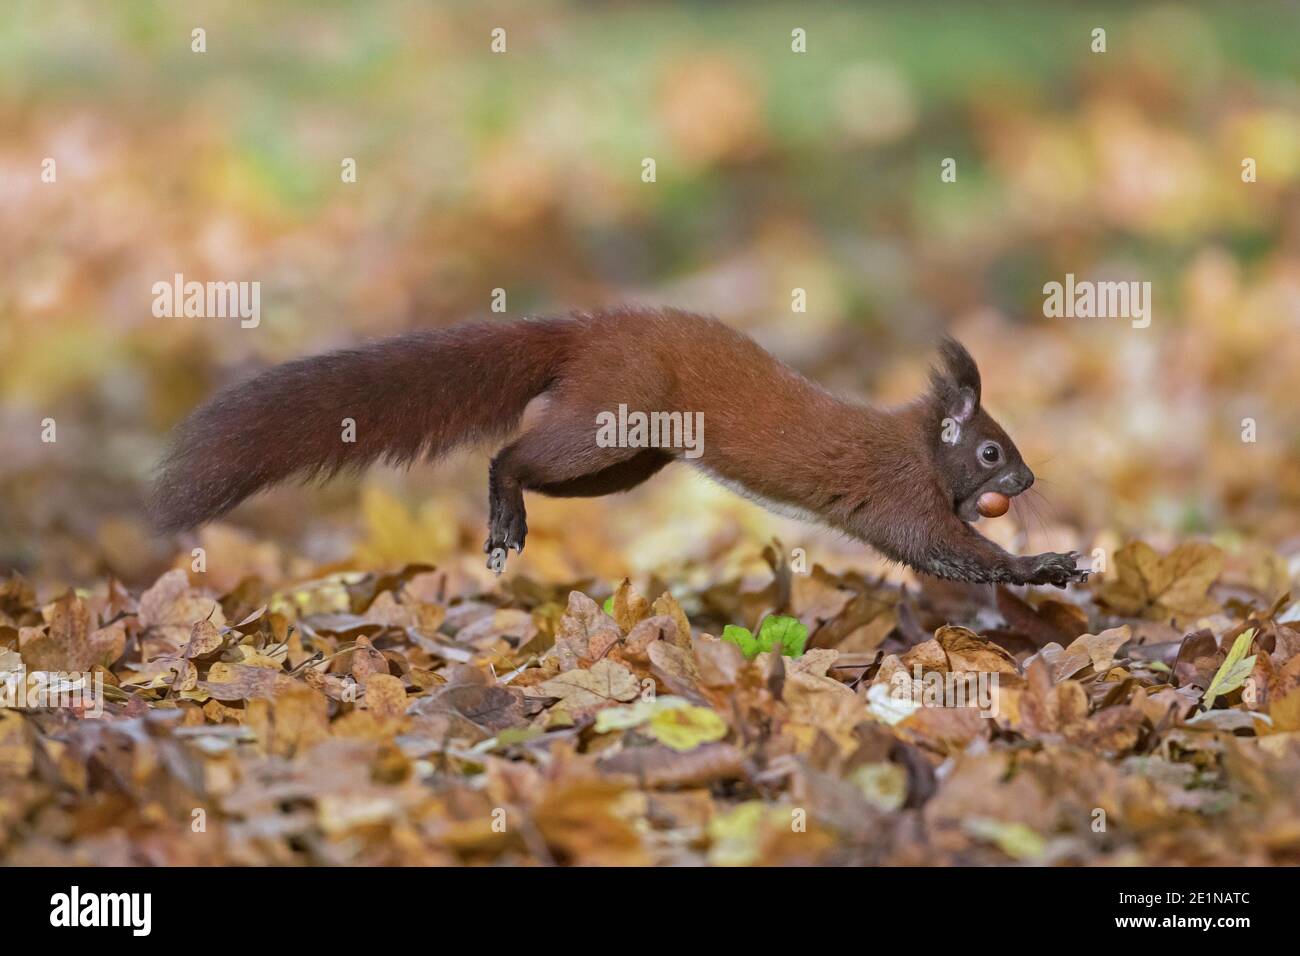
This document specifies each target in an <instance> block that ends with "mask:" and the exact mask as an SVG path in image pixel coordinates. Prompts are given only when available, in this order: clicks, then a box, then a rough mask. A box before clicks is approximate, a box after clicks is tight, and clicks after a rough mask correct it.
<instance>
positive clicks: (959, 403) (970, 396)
mask: <svg viewBox="0 0 1300 956" xmlns="http://www.w3.org/2000/svg"><path fill="white" fill-rule="evenodd" d="M939 357H940V359H941V360H942V362H943V367H942V368H935V369H931V370H930V389H931V391H932V392H933V394H934V397H935V398H936V399H938V401H939V404H940V405H941V406H942V408H943V410H944V415H945V416H951V417H952V418H955V419H956V420H957V421H958V422H961V423H963V424H964V423H965V422H968V421H970V420H971V419H972V418H974V417H975V412H976V411H977V410H978V409H979V407H980V370H979V367H978V366H976V364H975V360H974V359H973V358H971V356H970V353H969V352H967V351H966V349H965V347H964V346H963V345H962V344H961V343H960V342H958V341H957V340H956V339H954V338H952V337H950V336H948V337H945V338H944V340H943V343H942V344H941V345H940V346H939Z"/></svg>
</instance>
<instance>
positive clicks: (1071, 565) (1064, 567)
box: [1022, 551, 1088, 588]
mask: <svg viewBox="0 0 1300 956" xmlns="http://www.w3.org/2000/svg"><path fill="white" fill-rule="evenodd" d="M1026 560H1027V562H1028V564H1029V567H1028V573H1027V574H1026V575H1025V579H1024V581H1023V582H1022V583H1024V584H1052V585H1055V586H1056V587H1058V588H1063V587H1065V586H1066V585H1067V584H1069V583H1070V582H1071V581H1074V582H1078V583H1080V584H1081V583H1083V582H1084V581H1087V580H1088V571H1087V570H1086V569H1084V568H1077V567H1075V565H1076V564H1077V563H1078V561H1079V553H1078V552H1077V551H1071V552H1070V553H1069V554H1058V553H1056V552H1054V551H1049V552H1047V553H1046V554H1036V555H1034V556H1033V557H1031V558H1027V559H1026Z"/></svg>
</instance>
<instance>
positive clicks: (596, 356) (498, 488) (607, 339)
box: [152, 309, 1087, 587]
mask: <svg viewBox="0 0 1300 956" xmlns="http://www.w3.org/2000/svg"><path fill="white" fill-rule="evenodd" d="M619 406H626V409H631V410H633V411H640V412H642V413H645V414H650V413H654V412H681V413H684V414H686V415H694V416H696V419H695V420H699V421H702V423H703V425H704V426H705V428H706V429H707V437H706V436H705V435H704V434H701V435H699V436H698V437H699V438H702V439H703V441H702V442H700V443H699V445H700V447H699V448H697V449H695V450H694V451H692V452H690V453H689V454H688V453H687V451H686V450H685V449H683V448H674V447H618V446H617V444H616V443H614V444H611V443H610V442H608V441H604V442H602V441H598V440H597V437H598V430H599V427H600V426H599V423H600V422H601V421H606V422H607V421H608V420H609V416H611V415H612V414H614V413H615V410H616V409H619ZM349 421H350V422H352V423H354V434H352V435H351V436H350V437H351V440H347V439H348V437H349V433H348V424H349ZM489 441H494V442H496V443H498V444H497V447H499V451H498V452H497V454H496V456H495V457H494V458H493V459H492V463H491V466H490V468H489V472H488V501H489V521H488V525H489V530H488V538H487V542H486V544H485V547H484V550H485V551H486V552H488V553H489V555H491V557H490V558H489V566H490V567H493V569H494V570H497V571H500V570H501V568H502V567H503V565H504V559H505V554H506V549H509V548H514V549H515V551H516V552H522V551H523V547H524V540H525V537H526V536H527V533H528V526H527V523H526V520H525V512H524V497H523V493H524V491H525V490H527V491H535V492H539V493H541V494H544V495H553V496H558V497H594V496H599V495H607V494H611V493H613V492H617V491H625V490H627V489H629V488H632V487H634V486H636V485H639V484H640V483H641V482H643V481H645V480H646V479H647V478H649V477H650V476H652V475H653V474H655V473H656V472H657V471H659V470H660V469H661V468H663V467H664V466H665V465H667V464H668V463H669V462H672V461H674V460H675V459H683V460H689V461H693V463H695V464H697V465H700V466H701V467H702V468H703V469H704V470H705V471H706V472H708V473H709V474H710V475H711V476H713V477H715V478H717V479H719V480H721V481H722V482H724V483H726V484H728V485H730V486H733V487H736V488H738V489H739V490H741V491H742V493H744V494H747V495H749V496H751V497H753V498H754V499H756V500H758V501H760V502H761V503H765V504H768V505H770V506H774V507H776V508H778V509H783V510H794V511H797V512H799V513H801V514H804V515H807V516H811V517H813V518H815V519H817V520H820V521H821V522H823V523H825V524H828V525H830V526H832V527H834V528H837V529H839V530H841V531H844V532H847V533H848V534H850V535H852V536H853V537H856V538H858V539H860V540H862V541H865V542H866V543H868V544H870V545H872V546H873V547H875V548H876V549H877V550H878V551H880V552H881V553H883V554H884V555H885V556H887V557H888V558H891V559H893V560H894V561H897V562H901V563H902V564H905V565H907V566H909V567H911V568H914V569H915V570H917V571H920V572H924V573H926V574H931V575H935V576H937V577H941V578H949V579H954V580H959V581H971V582H1004V583H1008V584H1054V585H1056V586H1058V587H1064V586H1065V585H1066V583H1067V582H1071V581H1084V580H1086V579H1087V572H1086V571H1083V570H1080V569H1076V567H1075V564H1076V558H1077V555H1076V554H1075V553H1073V552H1071V553H1069V554H1056V553H1047V554H1038V555H1032V556H1018V555H1013V554H1009V553H1008V552H1006V551H1004V550H1003V549H1002V548H1000V547H998V546H997V545H996V544H994V543H993V542H992V541H990V540H988V539H987V538H985V537H983V536H982V535H980V534H979V533H978V532H976V531H975V529H974V528H972V527H971V525H970V522H972V521H975V520H978V518H979V514H980V507H981V505H980V497H981V495H985V496H986V500H992V501H995V502H996V501H998V500H1000V496H1001V495H1005V496H1008V497H1010V496H1014V495H1017V494H1019V493H1021V492H1023V491H1024V490H1026V489H1027V488H1028V487H1029V486H1030V485H1031V484H1033V481H1034V475H1033V473H1032V472H1031V471H1030V470H1029V468H1028V467H1026V465H1025V463H1024V461H1023V460H1021V457H1020V453H1019V451H1017V450H1016V446H1015V445H1014V444H1013V443H1012V441H1011V439H1010V438H1008V437H1007V434H1006V432H1004V431H1003V430H1002V428H1001V427H999V425H998V423H997V422H995V421H994V420H993V419H992V418H991V417H990V416H989V415H988V413H987V412H985V411H984V410H983V408H981V406H980V374H979V369H978V368H977V367H976V365H975V361H974V360H973V359H972V358H971V356H970V353H968V352H967V351H966V349H965V348H963V347H962V346H961V344H959V343H958V342H957V341H956V340H954V339H951V338H949V339H946V340H944V342H943V344H942V346H941V348H940V363H939V365H938V366H937V367H936V368H934V369H933V370H932V372H931V377H930V387H929V389H928V391H927V392H926V393H925V394H924V395H923V396H921V397H920V398H918V399H916V400H915V401H913V402H911V403H909V404H906V405H902V406H900V407H896V408H875V407H871V406H867V405H859V404H852V403H849V402H845V401H842V400H840V399H838V398H836V397H835V396H833V395H832V394H831V393H830V392H828V391H826V390H825V389H823V388H822V387H820V386H818V385H816V384H815V383H813V382H810V381H809V380H808V379H806V378H804V377H803V376H801V375H799V374H798V373H797V372H795V371H794V370H793V369H790V368H788V367H787V366H786V365H784V364H782V363H781V362H779V361H777V360H776V359H775V358H773V357H772V356H771V355H769V354H768V353H767V352H765V351H764V350H763V349H762V348H760V347H759V346H758V345H757V344H756V343H755V342H754V341H753V340H751V339H749V338H748V337H746V336H745V335H743V334H741V333H740V332H738V331H736V330H734V329H732V328H729V327H728V326H726V325H724V324H722V323H721V322H719V321H717V320H715V319H711V318H706V317H703V316H699V315H694V314H691V313H688V312H682V311H677V310H670V309H665V310H661V311H646V310H635V309H625V310H610V311H600V312H592V313H575V314H572V315H568V316H564V317H557V318H538V319H521V320H515V321H506V322H484V323H469V324H464V325H457V326H453V327H450V328H446V329H437V330H425V331H417V332H410V333H407V334H404V335H398V336H395V337H392V338H387V339H382V340H379V341H376V342H373V343H370V344H367V345H362V346H359V347H356V348H348V349H342V350H340V351H335V352H329V353H327V354H324V355H319V356H315V357H312V358H304V359H298V360H296V361H292V362H286V363H284V364H283V365H278V366H275V367H273V368H270V369H267V370H265V371H263V372H261V373H259V374H257V375H255V376H253V377H252V378H251V379H249V380H247V381H245V382H242V383H239V384H235V385H233V386H231V387H228V388H226V389H225V390H223V391H221V392H220V393H218V394H217V395H216V396H214V397H213V398H211V399H210V400H209V401H208V402H206V403H205V404H204V405H202V406H201V407H200V408H198V409H197V410H196V411H195V412H194V413H193V414H191V415H190V417H189V418H188V419H186V420H185V421H184V422H182V423H181V425H180V426H178V428H177V430H176V433H175V436H174V439H173V443H172V446H171V449H170V451H169V453H168V454H167V456H166V457H165V459H164V460H163V462H162V464H161V466H160V470H159V475H158V478H157V483H156V486H155V489H154V496H153V502H152V510H153V516H154V519H155V523H156V524H157V525H158V526H159V528H160V529H161V530H167V531H175V530H181V529H185V528H190V527H193V526H195V525H197V524H201V523H202V522H205V521H208V520H210V519H212V518H215V517H217V516H218V515H221V514H224V513H225V512H226V511H228V510H230V509H231V508H233V507H234V506H235V505H237V504H238V503H239V502H241V501H243V500H244V499H245V498H247V497H248V496H249V495H251V494H253V493H254V492H256V491H257V490H259V489H261V488H264V487H267V486H269V485H273V484H276V483H278V482H281V481H284V480H286V479H290V478H293V477H301V478H304V479H305V478H309V477H312V476H324V477H329V476H331V475H333V474H335V473H337V472H339V471H341V470H345V469H360V468H364V467H365V466H366V465H369V464H371V463H372V462H374V461H377V460H380V459H383V460H385V461H387V462H389V463H392V464H399V465H401V464H409V463H411V462H414V461H416V460H417V459H430V460H431V459H436V458H439V457H441V456H442V455H445V454H446V453H447V452H449V451H450V450H452V449H453V448H455V447H457V446H461V445H466V444H470V443H479V442H489ZM501 443H504V445H502V444H501ZM624 444H625V445H626V444H632V443H631V442H625V443H624ZM696 455H698V457H695V456H696ZM990 492H993V493H995V494H993V495H989V493H990ZM1003 508H1005V502H1003ZM985 510H986V511H989V510H991V511H993V512H995V513H1000V512H997V509H996V508H994V509H985Z"/></svg>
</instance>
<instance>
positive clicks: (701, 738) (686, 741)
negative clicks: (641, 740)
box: [646, 706, 727, 751]
mask: <svg viewBox="0 0 1300 956" xmlns="http://www.w3.org/2000/svg"><path fill="white" fill-rule="evenodd" d="M646 733H647V734H649V735H650V736H651V737H654V738H655V739H656V740H658V741H659V742H660V743H662V744H664V745H666V746H668V747H671V748H672V749H673V750H683V751H684V750H693V749H694V748H696V747H698V746H699V745H700V744H706V743H710V742H711V741H714V740H721V739H722V738H723V737H725V736H727V723H726V721H724V720H723V719H722V718H721V717H719V716H718V715H717V714H716V713H714V712H713V711H712V710H710V709H709V708H707V707H695V706H686V707H668V708H661V709H660V710H659V712H658V713H656V714H655V715H654V716H653V717H651V718H650V723H649V725H648V726H647V727H646Z"/></svg>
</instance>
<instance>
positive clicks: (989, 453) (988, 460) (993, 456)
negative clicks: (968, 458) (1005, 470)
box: [980, 441, 1002, 465]
mask: <svg viewBox="0 0 1300 956" xmlns="http://www.w3.org/2000/svg"><path fill="white" fill-rule="evenodd" d="M980 458H982V459H983V460H984V463H985V464H987V465H996V464H997V463H998V462H999V461H1000V460H1001V458H1002V449H1001V448H999V447H998V444H997V442H992V441H990V442H985V443H984V444H983V445H981V446H980Z"/></svg>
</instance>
